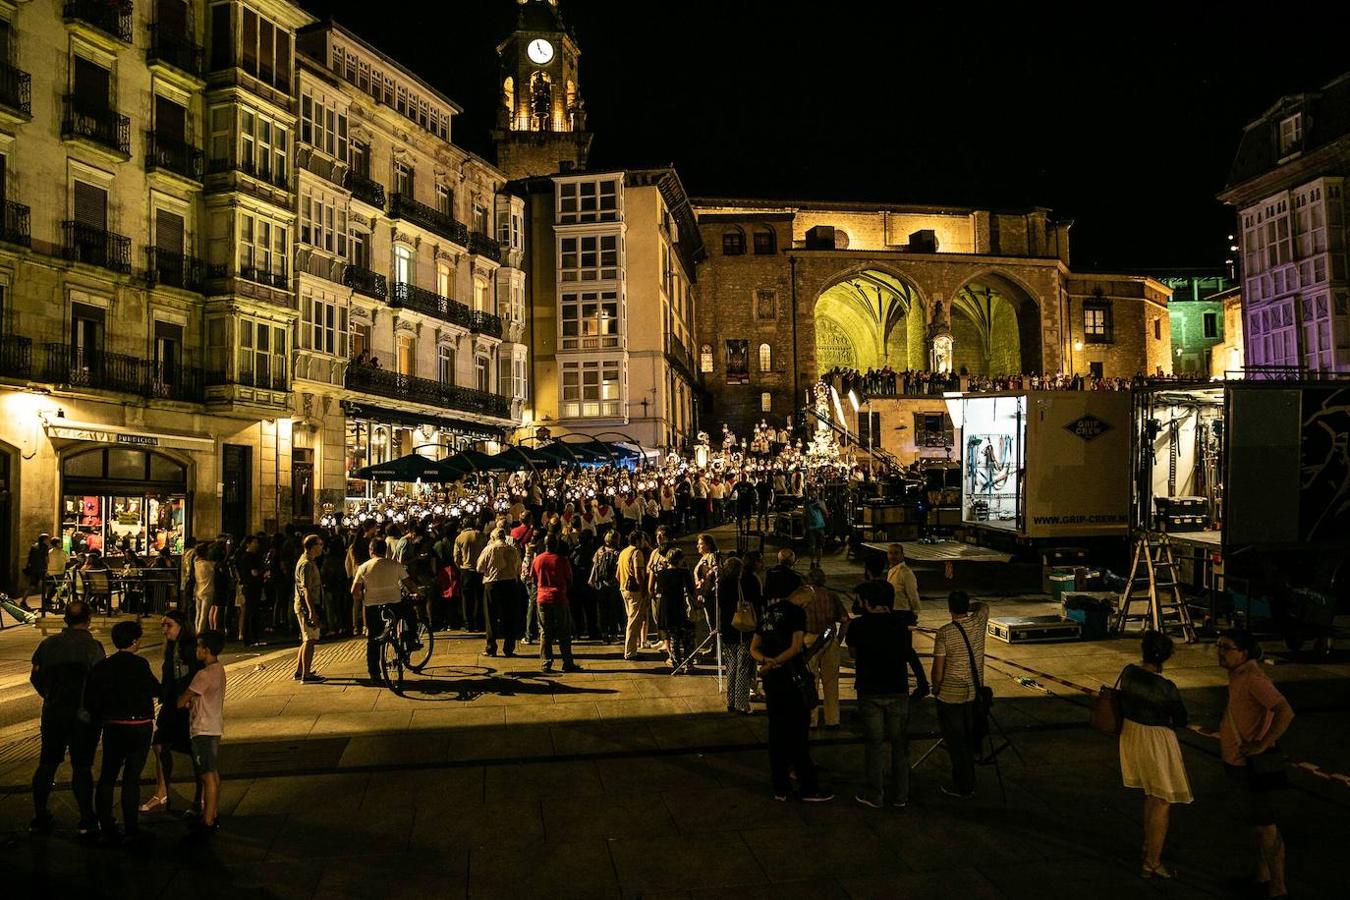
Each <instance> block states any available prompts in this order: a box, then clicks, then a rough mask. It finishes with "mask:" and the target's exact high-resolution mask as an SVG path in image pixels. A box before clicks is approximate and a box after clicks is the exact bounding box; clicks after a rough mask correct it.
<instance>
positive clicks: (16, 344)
mask: <svg viewBox="0 0 1350 900" xmlns="http://www.w3.org/2000/svg"><path fill="white" fill-rule="evenodd" d="M0 375H4V376H7V377H9V378H32V377H33V341H32V339H31V338H26V337H20V336H19V335H17V334H0Z"/></svg>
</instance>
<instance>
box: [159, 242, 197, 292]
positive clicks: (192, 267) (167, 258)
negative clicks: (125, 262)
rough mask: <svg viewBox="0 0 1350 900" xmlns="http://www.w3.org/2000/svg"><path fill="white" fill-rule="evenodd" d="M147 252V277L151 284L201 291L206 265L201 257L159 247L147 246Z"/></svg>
mask: <svg viewBox="0 0 1350 900" xmlns="http://www.w3.org/2000/svg"><path fill="white" fill-rule="evenodd" d="M146 254H147V255H148V256H149V264H148V265H147V266H146V279H147V280H148V281H149V282H150V283H151V284H163V285H167V286H168V287H176V288H182V289H183V290H185V291H198V292H200V291H201V289H202V275H203V272H204V268H205V267H204V266H203V265H202V261H201V260H200V259H197V258H196V257H195V256H187V255H185V254H182V253H174V252H173V251H171V250H162V249H160V248H159V247H147V248H146Z"/></svg>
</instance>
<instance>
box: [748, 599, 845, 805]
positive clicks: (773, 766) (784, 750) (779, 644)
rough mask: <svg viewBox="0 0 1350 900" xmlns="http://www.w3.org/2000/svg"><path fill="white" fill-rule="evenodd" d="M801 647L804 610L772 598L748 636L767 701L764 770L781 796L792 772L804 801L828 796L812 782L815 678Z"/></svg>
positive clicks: (775, 793) (789, 785)
mask: <svg viewBox="0 0 1350 900" xmlns="http://www.w3.org/2000/svg"><path fill="white" fill-rule="evenodd" d="M805 648H806V610H805V609H803V608H802V607H800V606H798V605H797V604H796V603H793V602H792V601H791V600H788V599H787V598H780V599H778V600H776V601H775V602H774V603H773V605H771V606H770V607H769V608H768V609H766V610H765V611H764V615H763V616H762V617H760V622H759V630H758V631H757V632H755V637H754V640H753V641H751V642H750V655H751V656H752V657H753V658H754V660H755V662H757V663H759V673H760V675H761V677H763V679H764V696H765V700H766V702H767V705H768V707H769V770H770V774H771V777H772V779H773V797H774V799H775V800H780V801H782V800H787V798H788V796H789V795H790V794H791V791H792V778H791V776H792V775H793V774H795V775H796V776H797V789H798V790H799V791H800V792H801V799H802V800H803V801H805V802H807V803H823V802H825V801H827V800H833V799H834V795H833V794H827V793H823V792H822V791H821V790H820V787H819V785H818V784H817V783H816V767H815V764H814V763H812V762H811V748H810V741H809V738H808V734H809V731H810V724H811V709H812V707H813V706H814V703H813V702H812V700H813V699H814V694H815V679H814V678H812V676H811V673H810V672H809V671H807V669H806V665H805V663H804V662H803V661H802V653H803V651H804V650H805Z"/></svg>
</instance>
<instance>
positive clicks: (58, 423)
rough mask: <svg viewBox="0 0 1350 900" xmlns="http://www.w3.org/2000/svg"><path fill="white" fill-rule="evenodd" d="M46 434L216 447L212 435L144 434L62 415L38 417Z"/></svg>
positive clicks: (137, 443) (140, 443) (141, 444)
mask: <svg viewBox="0 0 1350 900" xmlns="http://www.w3.org/2000/svg"><path fill="white" fill-rule="evenodd" d="M42 426H43V429H44V430H45V431H46V432H47V437H49V438H52V439H54V440H55V439H60V440H67V441H89V442H91V443H96V444H121V445H122V446H130V447H165V448H173V449H178V450H198V451H203V452H213V451H214V450H215V449H216V442H215V439H214V438H209V437H206V436H204V435H203V436H198V435H194V434H165V433H162V432H157V433H154V434H146V433H145V432H138V431H123V430H121V429H119V428H116V427H109V426H106V425H100V424H97V423H94V422H76V421H72V420H70V419H64V418H50V419H49V418H46V417H44V418H43V419H42Z"/></svg>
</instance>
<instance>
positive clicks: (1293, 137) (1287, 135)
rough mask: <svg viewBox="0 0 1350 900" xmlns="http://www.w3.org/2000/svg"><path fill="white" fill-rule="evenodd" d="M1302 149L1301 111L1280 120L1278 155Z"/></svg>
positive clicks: (1285, 154) (1282, 155)
mask: <svg viewBox="0 0 1350 900" xmlns="http://www.w3.org/2000/svg"><path fill="white" fill-rule="evenodd" d="M1301 149H1303V113H1295V114H1294V115H1292V116H1289V117H1287V118H1284V119H1281V120H1280V156H1281V157H1284V156H1288V155H1289V154H1290V153H1293V152H1295V151H1296V150H1301Z"/></svg>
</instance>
